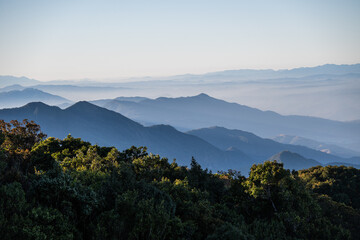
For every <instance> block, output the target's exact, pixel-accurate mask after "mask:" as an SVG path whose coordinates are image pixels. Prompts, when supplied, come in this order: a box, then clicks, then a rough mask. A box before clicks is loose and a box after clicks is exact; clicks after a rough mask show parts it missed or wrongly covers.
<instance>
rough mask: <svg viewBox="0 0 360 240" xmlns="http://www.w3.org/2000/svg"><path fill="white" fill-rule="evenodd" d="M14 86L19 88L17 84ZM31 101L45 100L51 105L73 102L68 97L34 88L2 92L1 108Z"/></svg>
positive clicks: (21, 104)
mask: <svg viewBox="0 0 360 240" xmlns="http://www.w3.org/2000/svg"><path fill="white" fill-rule="evenodd" d="M12 87H14V88H18V86H16V85H15V86H12ZM20 87H21V86H20ZM10 89H11V88H10ZM20 89H21V88H20ZM29 102H44V103H46V104H49V105H58V104H63V103H71V101H70V100H68V99H66V98H63V97H60V96H57V95H52V94H49V93H46V92H43V91H40V90H37V89H34V88H25V89H22V90H11V91H7V92H0V108H13V107H20V106H23V105H25V104H27V103H29Z"/></svg>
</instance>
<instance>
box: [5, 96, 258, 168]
mask: <svg viewBox="0 0 360 240" xmlns="http://www.w3.org/2000/svg"><path fill="white" fill-rule="evenodd" d="M25 118H27V119H29V120H34V121H35V122H37V123H38V124H40V126H41V127H42V129H43V131H44V132H45V133H47V134H48V135H50V136H55V137H58V138H64V137H65V136H66V135H67V134H69V133H70V134H72V135H73V136H74V137H81V138H83V139H84V140H87V141H90V142H92V143H94V144H100V145H105V146H115V147H117V148H119V149H125V148H128V147H130V146H132V145H135V146H146V147H148V149H149V151H150V152H153V153H156V154H160V155H161V156H166V157H168V158H169V159H172V158H176V159H177V160H178V162H180V163H181V164H184V165H188V164H189V163H190V160H191V157H192V156H194V157H195V158H196V159H197V161H198V162H199V163H201V164H202V165H203V166H204V167H207V168H209V169H212V170H214V171H216V170H227V169H229V168H233V169H238V170H241V171H248V170H249V167H250V166H251V164H252V163H253V160H252V159H251V158H250V157H248V156H246V155H245V154H244V153H241V152H238V153H237V154H235V155H234V154H229V152H227V151H222V150H220V149H218V148H216V147H215V146H213V145H211V144H210V143H208V142H206V141H205V140H203V139H201V138H198V137H196V136H193V135H189V134H186V133H182V132H179V131H177V130H176V129H174V128H173V127H170V126H165V125H160V126H152V127H144V126H142V125H141V124H139V123H137V122H134V121H132V120H130V119H128V118H126V117H124V116H123V115H121V114H119V113H116V112H113V111H109V110H107V109H104V108H101V107H98V106H95V105H93V104H90V103H88V102H78V103H76V104H74V105H73V106H71V107H69V108H67V109H65V110H62V109H60V108H58V107H50V106H48V105H46V104H43V103H30V104H27V105H26V106H24V107H21V108H14V109H4V110H0V119H4V120H5V121H10V120H12V119H17V120H23V119H25Z"/></svg>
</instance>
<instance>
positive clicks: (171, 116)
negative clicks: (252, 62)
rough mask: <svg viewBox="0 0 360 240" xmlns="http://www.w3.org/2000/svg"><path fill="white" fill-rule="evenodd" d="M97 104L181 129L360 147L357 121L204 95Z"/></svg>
mask: <svg viewBox="0 0 360 240" xmlns="http://www.w3.org/2000/svg"><path fill="white" fill-rule="evenodd" d="M96 104H98V105H99V106H102V107H105V108H107V109H110V110H114V111H116V112H119V113H121V114H123V115H125V116H127V117H129V118H131V119H134V120H136V121H138V122H144V121H146V122H149V123H155V124H160V123H163V124H169V125H172V126H174V127H176V128H178V129H180V130H190V129H197V128H204V127H211V126H223V127H226V128H232V129H242V130H245V131H249V132H253V133H255V134H257V135H259V136H262V137H272V136H274V135H278V134H287V135H301V136H303V137H306V138H310V139H314V140H316V141H320V142H332V143H334V144H337V145H339V146H341V147H347V148H350V149H358V147H359V146H360V123H359V122H356V121H353V122H340V121H332V120H327V119H322V118H315V117H306V116H283V115H280V114H278V113H275V112H272V111H261V110H259V109H256V108H251V107H247V106H244V105H240V104H237V103H229V102H226V101H223V100H220V99H216V98H212V97H210V96H208V95H206V94H200V95H197V96H192V97H180V98H164V97H161V98H157V99H145V100H143V101H139V102H129V101H119V100H113V101H110V102H109V101H106V102H102V103H100V102H99V103H96Z"/></svg>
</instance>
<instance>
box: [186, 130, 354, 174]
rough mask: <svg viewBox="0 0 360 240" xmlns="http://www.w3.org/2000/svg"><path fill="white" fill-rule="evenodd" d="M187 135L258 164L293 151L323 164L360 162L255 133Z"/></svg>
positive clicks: (197, 133) (201, 133)
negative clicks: (283, 142) (240, 153)
mask: <svg viewBox="0 0 360 240" xmlns="http://www.w3.org/2000/svg"><path fill="white" fill-rule="evenodd" d="M187 133H189V134H192V135H195V136H198V137H200V138H202V139H204V140H205V141H207V142H209V143H211V144H213V145H214V146H216V147H218V148H220V149H227V148H229V147H235V148H237V149H239V150H240V151H242V152H244V153H245V154H247V155H248V156H250V157H252V158H253V159H255V160H257V161H258V162H262V161H265V160H267V159H269V158H270V157H271V156H273V155H275V154H277V153H279V152H282V151H291V152H294V153H297V154H300V155H301V156H304V157H305V158H309V159H315V160H316V161H318V162H321V163H322V164H325V163H329V162H347V163H351V164H357V163H359V162H360V159H359V157H356V158H341V157H338V156H335V155H332V154H327V153H324V152H321V151H317V150H314V149H311V148H308V147H303V146H297V145H290V144H282V143H278V142H276V141H273V140H271V139H264V138H261V137H258V136H256V135H255V134H253V133H249V132H245V131H241V130H230V129H226V128H223V127H211V128H202V129H197V130H192V131H189V132H187ZM285 167H286V165H285ZM307 167H309V166H308V165H306V164H305V165H304V168H307Z"/></svg>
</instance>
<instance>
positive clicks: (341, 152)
mask: <svg viewBox="0 0 360 240" xmlns="http://www.w3.org/2000/svg"><path fill="white" fill-rule="evenodd" d="M272 139H273V140H275V141H277V142H279V143H285V144H292V145H300V146H305V147H308V148H312V149H316V150H319V151H321V152H325V153H330V154H334V155H337V156H340V157H344V158H349V157H353V156H360V152H357V151H353V150H350V149H347V148H342V147H339V146H336V145H333V144H326V143H321V142H318V141H314V140H312V139H308V138H303V137H300V136H290V135H285V134H280V135H278V136H275V137H273V138H272Z"/></svg>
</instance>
